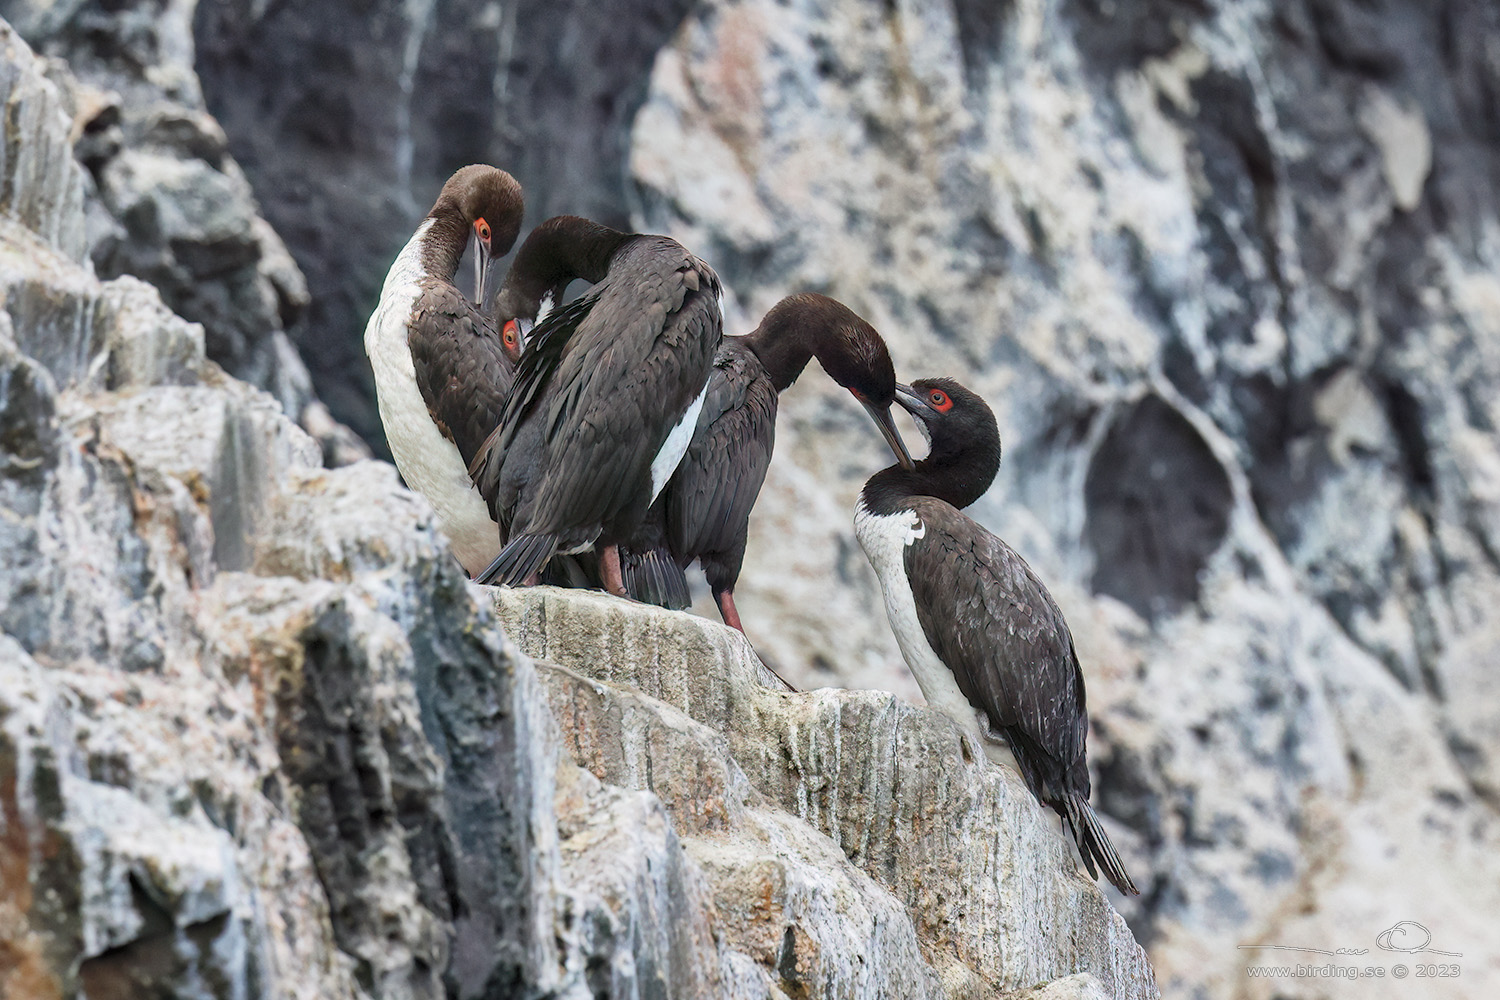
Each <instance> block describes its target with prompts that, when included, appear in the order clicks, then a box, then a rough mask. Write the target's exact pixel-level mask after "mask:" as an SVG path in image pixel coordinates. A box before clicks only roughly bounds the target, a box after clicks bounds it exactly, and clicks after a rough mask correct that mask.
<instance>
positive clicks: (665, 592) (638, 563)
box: [620, 545, 693, 611]
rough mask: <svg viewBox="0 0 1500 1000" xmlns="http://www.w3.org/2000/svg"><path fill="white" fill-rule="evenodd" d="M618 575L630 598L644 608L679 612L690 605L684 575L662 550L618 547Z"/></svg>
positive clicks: (669, 553)
mask: <svg viewBox="0 0 1500 1000" xmlns="http://www.w3.org/2000/svg"><path fill="white" fill-rule="evenodd" d="M620 572H621V575H622V576H624V578H625V589H626V591H628V592H629V594H630V596H631V597H634V598H635V599H636V600H638V601H644V602H645V603H647V604H655V605H656V606H658V607H662V608H671V609H672V610H673V611H681V610H682V609H683V608H686V607H687V606H688V605H690V604H692V603H693V599H692V596H691V595H690V594H689V593H688V582H687V574H686V573H684V572H683V571H682V567H680V566H678V565H677V561H676V560H675V559H673V558H672V553H671V552H668V551H667V549H666V548H665V547H656V548H650V549H646V550H645V551H643V552H642V551H636V550H635V549H630V548H626V547H625V546H623V545H622V546H620Z"/></svg>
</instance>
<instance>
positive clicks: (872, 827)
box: [0, 23, 1158, 1000]
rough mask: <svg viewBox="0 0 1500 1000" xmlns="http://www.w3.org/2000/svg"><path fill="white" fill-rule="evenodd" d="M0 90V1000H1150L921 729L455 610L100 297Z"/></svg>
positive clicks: (1091, 912)
mask: <svg viewBox="0 0 1500 1000" xmlns="http://www.w3.org/2000/svg"><path fill="white" fill-rule="evenodd" d="M0 48H3V52H4V61H3V64H0V65H3V70H0V90H3V98H4V104H5V106H6V107H7V108H8V109H10V117H9V119H8V120H9V121H10V122H11V123H12V127H11V128H10V129H8V130H7V132H6V135H5V138H4V148H3V159H0V165H3V178H0V180H3V184H0V188H3V191H4V194H5V200H4V204H3V215H0V302H3V306H4V308H3V310H0V443H3V446H4V447H3V451H0V498H3V511H4V517H3V519H0V558H3V570H4V572H3V574H0V630H3V634H0V886H3V892H0V995H3V996H5V997H7V998H9V997H15V998H18V1000H19V998H26V1000H45V998H49V997H89V998H92V1000H104V998H110V997H121V998H124V997H143V996H163V997H165V996H171V997H181V998H199V997H201V998H208V997H213V998H224V1000H260V998H281V997H287V998H290V997H307V998H320V1000H327V998H335V997H351V998H354V997H370V998H412V1000H417V998H438V997H445V996H446V997H459V998H465V997H490V998H510V997H532V996H534V997H543V996H546V997H579V998H582V997H590V998H598V997H642V998H645V997H661V998H669V997H680V998H684V1000H687V998H698V997H710V996H712V997H733V998H747V1000H748V998H759V997H768V998H769V997H803V996H806V997H814V996H815V997H831V998H865V997H869V998H876V997H888V998H893V1000H894V998H902V1000H905V998H918V997H920V998H929V997H930V998H934V1000H937V998H945V997H946V998H953V997H975V998H989V997H999V996H1001V995H1008V994H1010V993H1012V992H1014V991H1016V990H1020V989H1023V988H1026V989H1030V988H1036V989H1035V990H1034V991H1033V992H1032V993H1031V994H1029V995H1035V996H1042V997H1051V998H1055V1000H1061V998H1067V997H1084V998H1097V997H1112V998H1120V1000H1150V998H1154V997H1156V996H1157V995H1158V994H1157V992H1156V988H1155V984H1154V979H1153V975H1152V972H1151V969H1150V966H1149V965H1148V964H1147V960H1146V957H1145V954H1144V952H1143V951H1142V949H1141V948H1140V946H1139V945H1138V944H1137V943H1136V942H1135V940H1134V938H1133V936H1132V935H1131V933H1130V931H1129V929H1128V928H1127V927H1126V925H1125V922H1124V920H1123V919H1122V918H1121V917H1120V916H1119V915H1118V914H1117V913H1116V912H1115V911H1114V910H1113V909H1112V908H1111V907H1110V906H1109V904H1108V903H1107V902H1106V900H1105V899H1104V897H1103V896H1102V894H1101V893H1100V892H1099V890H1098V889H1097V888H1096V887H1095V886H1094V884H1093V883H1092V882H1091V881H1089V880H1087V879H1086V878H1083V877H1082V876H1080V875H1079V874H1078V872H1077V871H1076V870H1075V868H1074V863H1073V861H1072V859H1071V857H1070V855H1069V853H1068V849H1067V847H1066V845H1065V842H1064V841H1063V840H1062V838H1061V837H1060V835H1059V832H1058V831H1057V829H1056V828H1055V823H1053V822H1052V821H1051V820H1050V818H1049V816H1048V815H1047V814H1045V810H1043V809H1041V808H1040V807H1039V806H1037V804H1036V803H1035V802H1034V801H1033V800H1032V798H1031V796H1030V795H1029V793H1028V792H1027V791H1026V790H1025V788H1024V786H1022V785H1021V784H1020V781H1019V779H1018V778H1016V777H1015V776H1013V775H1010V774H1009V773H1008V772H1002V771H1000V770H998V769H996V768H993V767H991V766H990V765H988V763H986V762H985V758H984V756H983V755H982V754H978V753H976V752H975V748H973V747H971V746H967V745H965V744H964V742H963V740H962V739H961V738H960V735H959V732H958V730H957V729H955V728H954V727H953V726H952V725H951V723H948V722H947V721H946V720H944V719H942V718H940V717H938V716H936V715H935V714H934V713H930V712H927V711H925V710H923V709H917V708H913V707H911V706H908V705H904V704H902V703H901V702H899V701H897V700H896V699H895V698H893V697H892V696H891V695H888V694H881V693H876V692H847V691H820V692H812V693H808V694H790V693H787V692H785V691H784V690H783V689H782V687H781V685H780V684H779V683H777V682H775V681H774V680H770V679H769V674H768V673H767V672H766V670H765V668H764V667H763V666H762V664H761V662H760V660H759V659H758V658H757V657H756V656H755V654H754V652H753V651H752V650H751V649H750V648H749V646H748V645H747V644H746V643H745V641H744V639H743V638H742V637H741V636H739V635H738V633H735V632H732V631H730V630H728V629H725V628H724V627H722V626H720V625H718V624H715V623H711V622H707V621H704V620H703V619H701V618H695V617H692V616H689V615H685V614H680V613H672V612H664V611H657V610H655V609H646V608H642V607H640V606H636V605H631V604H627V603H625V602H621V601H618V600H616V599H614V598H608V597H603V596H598V595H588V594H580V593H570V592H559V591H550V590H547V589H545V588H538V589H537V590H535V591H530V592H524V593H511V592H504V591H500V592H496V591H488V590H485V589H483V588H477V587H473V586H471V585H470V584H468V583H467V581H466V580H465V578H464V576H463V574H462V571H461V570H459V569H458V567H457V564H456V563H455V562H454V561H453V560H452V558H451V556H450V555H449V553H448V550H447V547H446V544H445V542H444V541H443V539H442V538H441V537H440V536H439V535H438V534H437V533H436V531H435V529H434V527H433V524H432V520H431V514H430V511H428V510H427V509H426V507H425V505H424V504H423V503H422V502H421V501H420V500H418V499H417V498H415V497H414V496H413V495H412V494H410V493H409V492H407V491H406V490H404V489H403V488H402V487H401V485H400V483H399V481H398V480H397V478H396V476H395V473H394V470H392V469H391V468H390V466H388V465H385V464H383V463H377V462H372V461H360V462H355V463H353V464H350V465H347V466H345V467H343V468H339V469H333V470H329V469H325V468H323V459H324V457H325V456H324V453H323V451H322V449H320V448H319V447H318V445H317V443H316V442H315V441H314V440H313V439H312V438H311V437H310V436H309V435H307V434H306V433H305V432H304V431H302V430H301V429H300V428H298V426H297V425H296V423H295V422H294V421H293V420H292V419H291V418H290V417H289V416H288V415H287V414H286V413H285V412H284V410H283V407H282V405H281V404H280V403H279V402H278V400H276V399H275V398H274V397H272V396H271V395H268V394H267V393H265V392H263V391H261V390H259V389H256V388H254V387H252V386H250V385H247V384H246V383H245V382H243V381H240V380H239V379H236V378H234V377H233V376H231V375H229V374H227V373H226V372H225V371H224V370H223V369H222V368H221V367H220V366H219V365H218V364H216V363H215V362H213V361H211V360H208V358H207V357H206V356H205V345H206V341H207V336H206V332H205V328H204V326H203V325H200V324H198V323H191V322H188V321H187V320H186V319H184V318H182V317H181V316H179V315H178V314H176V313H174V312H173V311H172V310H171V309H170V308H168V307H167V305H166V304H165V303H164V301H163V297H162V295H161V293H159V291H158V290H157V288H155V287H153V286H152V285H150V284H147V283H145V282H144V281H142V280H140V279H138V278H135V277H116V278H112V279H108V280H103V279H101V277H100V276H99V275H98V274H96V273H95V270H94V268H93V267H92V266H91V264H90V262H89V259H88V256H87V255H88V251H89V241H88V239H87V217H86V211H85V205H86V203H87V201H88V197H89V193H88V192H89V189H88V179H87V177H86V175H85V172H84V169H83V168H82V167H81V166H80V165H78V164H76V163H75V162H74V160H73V157H72V152H73V150H72V146H73V141H74V140H75V139H76V134H73V135H70V129H69V125H70V121H73V120H74V119H72V118H70V112H73V111H76V104H75V103H73V100H74V99H75V98H76V94H73V93H70V92H69V91H67V90H65V89H64V87H65V86H69V85H73V84H74V83H75V82H74V81H70V80H67V79H65V80H64V81H63V86H59V85H58V84H56V83H54V82H53V81H52V80H49V79H47V76H46V75H45V74H44V70H45V69H46V67H44V65H43V63H42V62H41V61H40V60H39V59H37V58H36V57H35V56H34V55H33V54H32V53H31V52H30V50H29V49H28V47H27V46H26V44H25V43H24V42H23V41H21V39H20V38H19V37H18V36H17V35H16V34H15V32H14V30H13V29H11V28H10V27H9V26H8V25H4V24H3V23H0ZM53 70H54V72H53V74H52V75H54V76H55V75H57V70H56V67H54V68H53ZM497 602H498V605H497ZM507 636H509V638H508V637H507ZM768 680H769V683H768Z"/></svg>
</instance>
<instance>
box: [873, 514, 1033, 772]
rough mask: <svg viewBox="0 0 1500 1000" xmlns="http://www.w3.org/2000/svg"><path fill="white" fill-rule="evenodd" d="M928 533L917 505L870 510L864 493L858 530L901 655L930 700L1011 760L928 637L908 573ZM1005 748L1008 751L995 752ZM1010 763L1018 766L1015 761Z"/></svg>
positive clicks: (994, 754)
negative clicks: (909, 559)
mask: <svg viewBox="0 0 1500 1000" xmlns="http://www.w3.org/2000/svg"><path fill="white" fill-rule="evenodd" d="M926 533H927V526H926V525H924V524H923V523H922V519H921V518H919V517H918V516H917V514H916V511H912V510H902V511H897V512H896V513H894V514H875V513H872V512H870V511H869V510H868V509H867V508H866V507H865V504H864V499H863V498H861V499H860V502H859V505H858V506H857V507H856V508H855V510H854V534H855V536H856V537H857V538H858V539H859V545H860V548H862V549H864V550H865V558H867V559H869V560H870V565H871V566H873V567H874V569H875V575H876V576H877V577H879V578H880V589H881V592H882V593H883V594H884V595H885V614H886V617H887V618H888V619H890V623H891V631H892V632H894V633H895V634H896V644H897V645H898V646H900V647H901V657H902V658H903V659H904V660H906V665H907V666H908V667H909V668H910V669H911V673H912V676H913V677H915V678H916V680H917V686H918V687H920V688H921V689H922V697H924V698H926V699H927V704H928V705H930V706H931V707H933V708H936V709H938V710H939V711H941V712H943V713H945V714H946V715H948V716H950V717H951V718H952V719H953V720H954V721H955V722H957V723H958V724H959V725H960V726H962V727H963V728H964V729H967V730H969V731H970V732H972V733H973V734H974V735H975V736H977V737H978V738H979V741H980V746H982V747H983V748H984V750H985V753H986V754H987V755H988V756H989V757H990V758H991V759H992V760H996V762H997V763H1006V762H1007V759H1008V758H1010V756H1011V755H1010V752H1009V750H1008V749H1004V744H996V743H995V741H993V740H991V739H990V738H989V736H988V726H986V725H984V724H983V722H982V720H981V718H980V714H979V713H978V712H977V711H976V710H975V708H974V706H973V705H972V704H970V702H969V699H968V698H966V697H964V693H963V691H961V690H960V689H959V687H958V681H956V680H954V678H953V672H952V671H951V670H949V669H948V666H947V664H945V663H943V661H942V660H941V659H940V658H939V657H938V655H937V651H936V650H934V649H933V648H932V644H931V643H929V642H928V641H927V633H926V632H924V631H922V622H921V619H919V618H918V617H917V601H916V598H915V596H913V594H912V589H911V582H910V581H909V580H908V579H907V576H906V548H907V546H909V545H910V544H911V543H912V542H914V541H916V540H917V539H919V538H922V537H923V536H924V535H926ZM1000 749H1004V752H1003V754H1001V753H997V752H992V751H993V750H1000ZM1011 766H1014V764H1013V763H1012V765H1011Z"/></svg>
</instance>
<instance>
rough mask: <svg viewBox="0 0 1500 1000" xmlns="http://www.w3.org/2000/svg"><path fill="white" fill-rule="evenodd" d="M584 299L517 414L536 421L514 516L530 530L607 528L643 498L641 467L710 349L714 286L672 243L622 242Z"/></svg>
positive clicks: (694, 385) (698, 378)
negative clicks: (589, 298) (532, 459)
mask: <svg viewBox="0 0 1500 1000" xmlns="http://www.w3.org/2000/svg"><path fill="white" fill-rule="evenodd" d="M590 294H591V295H593V296H596V298H597V300H596V301H595V303H594V304H593V306H592V307H591V308H590V309H589V310H588V313H587V315H586V316H584V317H582V318H581V320H580V321H579V322H578V324H577V327H576V329H575V330H574V332H573V334H572V336H571V337H570V338H569V343H568V346H567V349H566V350H564V351H562V352H561V355H560V359H559V362H558V364H557V367H556V370H555V373H554V374H553V376H552V378H551V380H550V383H549V385H548V387H547V391H546V395H545V397H543V398H541V399H539V400H538V403H537V405H536V407H535V409H534V410H533V412H532V413H531V414H530V416H529V417H528V418H527V419H530V420H543V421H545V423H544V424H543V429H544V430H543V448H544V453H545V457H544V459H543V462H542V468H543V469H544V470H545V472H544V474H543V475H542V476H541V478H540V479H539V480H538V481H537V483H536V488H535V490H534V491H533V494H532V496H531V497H529V498H528V501H527V502H525V503H523V507H522V510H521V512H520V513H519V514H518V522H519V521H520V520H522V519H524V520H525V521H526V522H527V525H526V528H525V530H527V531H530V532H534V533H543V532H545V533H558V534H560V533H563V532H566V531H567V530H568V529H573V528H578V527H580V526H588V525H596V524H599V523H601V522H604V521H607V520H608V519H610V518H612V517H613V516H615V514H616V513H618V512H619V510H620V509H621V506H622V504H624V503H627V502H633V501H634V500H635V499H637V497H638V495H639V494H640V493H641V492H642V491H643V490H646V491H647V493H648V495H647V497H646V498H645V499H647V500H649V490H648V487H649V483H650V474H651V473H650V470H651V461H652V459H654V458H655V457H656V453H657V452H658V451H659V450H660V448H661V445H662V442H663V441H664V440H665V439H666V435H667V432H668V431H669V430H670V429H671V423H672V421H673V420H675V419H676V418H677V417H678V416H680V415H681V414H682V413H683V412H684V411H685V410H686V409H687V407H688V405H689V404H690V403H692V401H693V399H694V398H695V397H696V396H697V395H698V392H699V391H700V390H701V389H702V387H703V384H704V382H705V381H706V380H707V377H708V372H709V367H710V365H711V363H712V359H713V356H714V351H715V350H716V349H717V348H718V345H719V339H720V334H721V329H722V316H721V313H720V309H719V301H718V299H719V279H718V277H717V276H716V275H715V274H714V272H713V270H712V269H711V268H710V267H709V266H708V265H707V264H704V263H703V262H702V261H700V260H698V259H697V258H696V257H694V256H692V255H691V254H689V253H688V252H687V251H686V250H684V249H683V248H682V247H681V246H680V245H678V244H677V243H675V242H674V241H672V240H668V239H665V238H663V237H641V238H639V239H637V240H635V241H633V242H632V243H630V244H628V245H627V246H626V247H625V248H624V249H622V250H621V251H620V252H619V254H617V256H616V259H615V261H614V262H613V263H612V264H611V267H610V272H609V275H608V277H606V278H605V280H604V281H602V282H600V283H599V284H598V285H596V286H595V288H594V290H593V291H592V292H591V293H590ZM523 363H524V358H523ZM643 428H646V429H648V433H646V434H645V435H643V434H642V429H643ZM563 455H567V456H568V457H567V459H566V460H559V459H560V458H561V456H563ZM644 509H645V508H644V506H642V507H641V510H642V512H644ZM518 527H519V524H518Z"/></svg>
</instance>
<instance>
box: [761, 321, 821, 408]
mask: <svg viewBox="0 0 1500 1000" xmlns="http://www.w3.org/2000/svg"><path fill="white" fill-rule="evenodd" d="M745 343H746V346H747V347H749V348H750V350H751V351H753V352H754V353H755V356H756V357H757V358H759V359H760V363H761V365H762V366H764V367H765V369H766V374H767V375H769V376H770V377H771V384H772V385H774V386H776V391H777V392H785V391H786V390H787V388H788V387H789V386H791V384H792V383H793V382H795V381H797V378H798V376H800V375H801V374H802V370H803V369H804V368H806V367H807V363H808V362H809V361H811V360H812V356H813V345H812V344H811V343H809V341H808V339H807V338H806V337H805V336H804V335H803V332H802V331H801V330H798V329H797V328H795V327H790V328H789V327H784V326H773V327H770V328H769V329H768V328H767V327H766V325H765V324H764V323H762V324H761V325H760V326H758V327H756V328H755V330H754V331H753V332H751V333H749V334H747V335H746V337H745Z"/></svg>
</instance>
